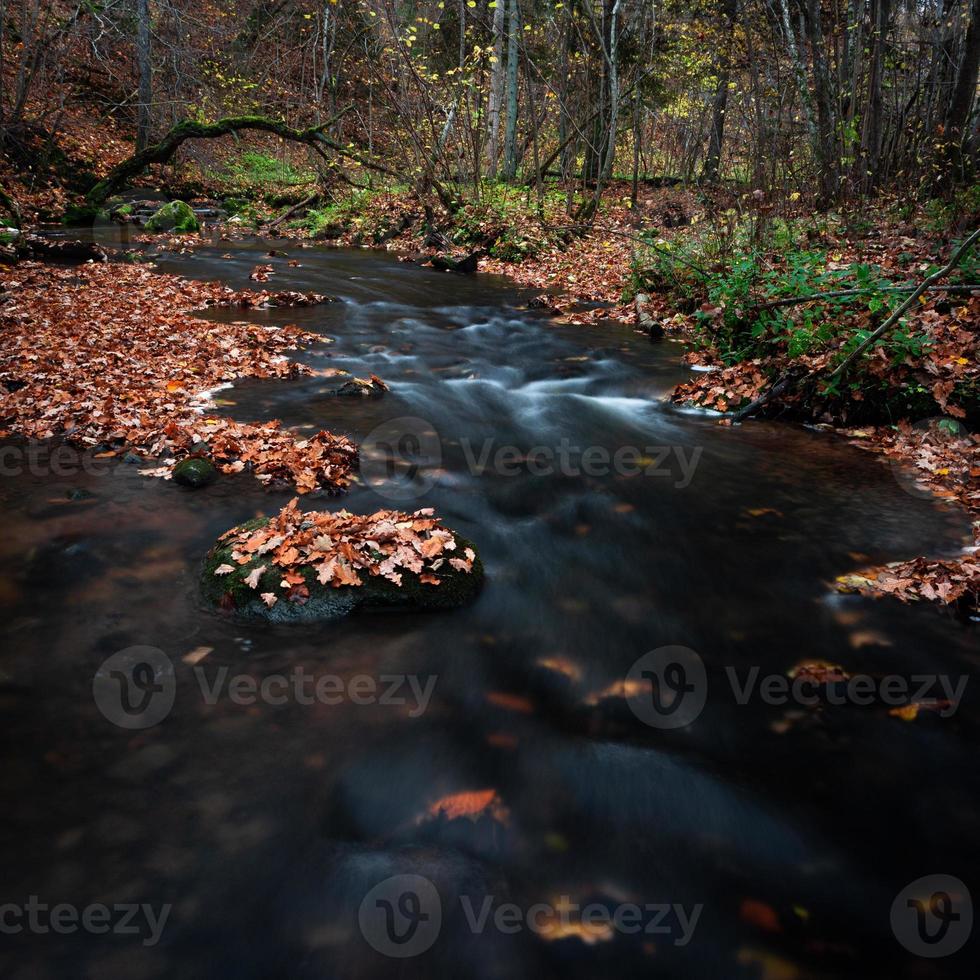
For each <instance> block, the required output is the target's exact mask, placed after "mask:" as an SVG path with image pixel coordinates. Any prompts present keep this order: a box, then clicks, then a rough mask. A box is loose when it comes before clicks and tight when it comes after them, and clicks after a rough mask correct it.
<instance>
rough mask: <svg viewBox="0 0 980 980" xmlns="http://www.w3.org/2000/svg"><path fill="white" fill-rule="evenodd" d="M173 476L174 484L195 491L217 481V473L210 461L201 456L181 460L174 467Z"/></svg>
mask: <svg viewBox="0 0 980 980" xmlns="http://www.w3.org/2000/svg"><path fill="white" fill-rule="evenodd" d="M173 474H174V482H175V483H179V484H180V485H181V486H182V487H190V488H191V489H193V490H196V489H198V488H199V487H206V486H207V485H208V484H209V483H213V482H214V480H215V479H217V476H218V471H217V469H215V466H214V463H212V462H211V460H209V459H204V458H203V457H202V456H191V457H190V458H189V459H182V460H181V461H180V462H179V463H178V464H177V465H176V466H175V467H174V470H173Z"/></svg>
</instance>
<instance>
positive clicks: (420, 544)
mask: <svg viewBox="0 0 980 980" xmlns="http://www.w3.org/2000/svg"><path fill="white" fill-rule="evenodd" d="M290 506H292V505H290ZM288 510H289V508H288V507H287V508H286V509H285V510H284V511H283V512H282V513H281V514H280V515H278V516H277V517H273V518H265V517H263V518H256V519H255V520H252V521H249V522H247V523H245V524H242V525H240V526H239V527H237V528H234V529H233V530H232V531H230V532H228V534H226V535H223V536H222V538H221V539H219V541H218V543H217V544H216V545H215V547H214V548H212V550H211V552H210V553H209V554H208V556H207V558H206V560H205V562H204V569H203V572H202V576H201V584H202V592H203V595H204V599H205V601H206V602H207V603H208V604H209V605H212V606H214V607H215V608H217V609H221V610H223V611H224V612H227V613H231V614H233V615H234V616H236V617H238V618H241V619H245V620H253V621H266V622H271V623H309V622H322V621H328V620H334V619H339V618H341V617H343V616H346V615H348V614H349V613H351V612H353V611H354V610H355V609H357V608H362V609H401V610H406V611H413V610H437V609H453V608H456V607H458V606H462V605H464V604H465V603H467V602H469V601H470V600H472V599H473V598H474V597H475V596H476V595H477V593H478V592H479V591H480V587H481V586H482V584H483V577H484V572H483V564H482V562H481V561H480V558H479V556H478V555H477V554H476V551H475V549H474V548H473V545H472V544H471V543H470V542H469V541H467V540H466V539H465V538H463V537H462V536H461V535H459V534H456V533H455V532H453V531H449V530H448V529H446V528H443V527H442V526H441V525H440V524H439V522H438V521H437V520H436V519H434V518H430V517H429V512H423V511H420V512H418V513H417V514H415V515H409V514H397V513H394V512H390V511H383V512H380V513H379V514H373V515H371V517H370V518H364V517H359V516H357V515H349V514H347V513H346V512H345V511H341V512H340V513H339V514H298V513H296V512H294V517H295V518H296V520H294V521H291V522H289V523H288V524H287V523H286V522H284V520H283V515H284V514H286V512H287V511H288ZM317 519H321V520H320V522H319V523H314V521H317ZM347 520H350V521H351V522H352V525H351V526H350V527H349V528H348V525H347V524H346V523H345V522H346V521H347ZM368 522H374V527H375V528H376V529H377V532H376V533H375V531H374V530H373V529H372V527H371V526H370V525H369V524H368ZM425 525H431V528H430V527H427V526H425ZM415 527H421V531H420V532H416V531H414V530H413V528H415ZM430 530H432V531H434V533H432V534H430V533H428V532H429V531H430ZM375 539H377V540H375ZM266 545H269V547H268V549H267V548H266ZM436 547H439V548H440V550H439V551H438V552H437V551H436V550H435V548H436ZM406 549H407V550H406ZM419 549H421V550H419ZM260 552H262V553H260ZM427 552H431V554H426V553H427ZM406 554H407V562H406V563H404V564H403V563H401V562H403V561H406V559H405V558H404V557H403V556H405V555H406ZM325 555H326V556H328V557H324V556H325ZM345 556H350V557H349V558H348V557H345ZM243 559H247V560H243ZM407 564H414V566H415V567H416V568H418V571H412V570H411V569H410V568H409V567H406V565H407ZM325 568H327V571H324V569H325ZM358 581H359V582H360V584H347V583H348V582H358ZM339 583H343V584H339Z"/></svg>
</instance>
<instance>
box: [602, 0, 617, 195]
mask: <svg viewBox="0 0 980 980" xmlns="http://www.w3.org/2000/svg"><path fill="white" fill-rule="evenodd" d="M621 4H622V0H615V3H613V7H612V11H611V13H610V15H609V53H608V59H609V127H608V129H607V132H606V140H605V143H606V152H605V155H604V157H603V160H602V169H601V171H600V172H599V185H600V186H599V187H597V188H596V193H597V194H601V193H602V186H601V185H602V184H603V183H605V182H606V181H608V180H609V178H610V177H611V176H612V172H613V164H614V163H615V162H616V131H617V129H618V128H619V11H620V6H621Z"/></svg>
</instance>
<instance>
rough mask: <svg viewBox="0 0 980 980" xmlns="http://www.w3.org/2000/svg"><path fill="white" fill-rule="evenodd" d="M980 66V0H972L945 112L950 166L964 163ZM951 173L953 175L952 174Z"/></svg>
mask: <svg viewBox="0 0 980 980" xmlns="http://www.w3.org/2000/svg"><path fill="white" fill-rule="evenodd" d="M978 70H980V0H973V2H972V4H971V7H970V24H969V27H967V29H966V38H965V39H964V42H963V56H962V57H961V58H960V64H959V69H958V70H957V73H956V82H955V84H954V85H953V97H952V99H950V103H949V109H948V110H947V112H946V130H945V133H944V134H943V135H944V143H945V144H946V145H947V147H948V149H949V152H948V154H947V161H948V164H949V167H950V169H952V168H954V167H956V166H958V165H960V164H962V162H963V147H964V143H965V142H966V137H967V135H968V125H967V124H968V123H969V120H970V107H971V106H972V105H973V100H974V98H975V96H976V91H977V75H978ZM950 176H952V175H950Z"/></svg>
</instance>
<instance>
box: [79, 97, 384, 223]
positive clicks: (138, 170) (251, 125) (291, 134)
mask: <svg viewBox="0 0 980 980" xmlns="http://www.w3.org/2000/svg"><path fill="white" fill-rule="evenodd" d="M347 111H348V110H347V109H344V110H343V111H342V112H339V113H337V115H335V116H333V117H332V118H331V119H329V120H327V122H325V123H322V124H321V125H319V126H311V127H310V128H308V129H293V127H292V126H287V125H286V124H285V123H284V122H281V121H279V120H278V119H270V118H268V117H267V116H228V117H226V118H224V119H219V120H218V121H217V122H213V123H201V122H194V121H193V120H185V121H184V122H181V123H178V124H177V125H176V126H174V127H173V129H171V130H170V132H169V133H167V135H166V136H164V137H163V139H162V140H160V142H159V143H155V144H153V146H148V147H147V148H146V149H145V150H142V151H141V152H139V153H134V154H133V155H132V156H131V157H128V158H127V159H126V160H123V161H122V163H120V164H119V165H118V166H116V167H113V169H112V170H111V171H110V172H109V173H108V174H107V175H106V176H105V178H103V179H102V180H100V181H99V182H98V183H97V184H96V185H95V186H94V187H93V188H92V189H91V190H90V191H89V192H88V194H87V195H86V201H87V202H88V205H89V206H90V207H91V208H99V207H101V205H102V204H104V203H105V202H106V201H107V200H108V199H109V198H110V197H112V196H113V195H114V194H117V193H118V192H119V191H121V190H122V189H123V188H124V187H126V185H127V184H128V183H129V182H130V181H132V180H133V179H134V178H135V177H138V176H139V175H140V174H142V173H144V172H145V171H146V169H147V168H148V167H151V166H153V164H158V163H168V162H169V161H170V160H172V159H173V157H174V154H176V152H177V151H178V150H179V149H180V147H181V146H183V144H184V143H186V142H187V141H188V140H195V139H205V140H208V139H220V138H221V137H222V136H231V135H232V134H234V133H240V132H245V131H253V132H262V133H272V134H273V135H275V136H278V137H279V138H280V139H284V140H289V141H290V142H293V143H305V144H306V145H307V146H313V147H317V148H319V149H323V148H324V147H326V148H328V149H331V150H333V151H334V152H335V153H337V154H338V155H339V156H342V157H344V158H346V159H348V160H354V161H355V162H357V163H359V164H360V165H361V166H362V167H367V168H368V169H369V170H376V171H378V172H379V173H383V174H387V175H388V176H390V177H397V176H398V175H397V174H396V173H395V172H394V171H393V170H389V169H388V168H387V167H383V166H381V164H378V163H375V162H374V161H373V160H369V159H368V158H367V157H365V156H363V155H362V154H360V153H357V152H356V151H354V150H351V149H350V148H349V147H346V146H342V145H341V144H340V143H338V142H336V141H335V140H332V139H330V137H329V136H327V135H326V130H328V129H329V128H330V127H331V126H333V125H334V123H336V122H337V120H338V119H340V118H341V117H342V116H343V115H345V114H346V113H347Z"/></svg>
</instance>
